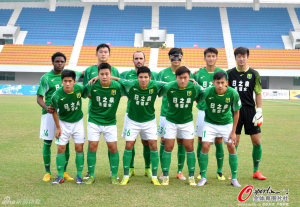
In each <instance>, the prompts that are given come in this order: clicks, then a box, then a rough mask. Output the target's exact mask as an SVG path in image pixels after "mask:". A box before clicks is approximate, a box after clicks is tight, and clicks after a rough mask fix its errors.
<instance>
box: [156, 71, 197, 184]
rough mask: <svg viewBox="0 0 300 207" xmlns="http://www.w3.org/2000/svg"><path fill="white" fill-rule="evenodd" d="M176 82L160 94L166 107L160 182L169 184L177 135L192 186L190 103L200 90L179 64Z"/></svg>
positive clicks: (193, 154)
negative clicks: (185, 154) (180, 141)
mask: <svg viewBox="0 0 300 207" xmlns="http://www.w3.org/2000/svg"><path fill="white" fill-rule="evenodd" d="M175 75H176V81H173V82H171V83H169V84H168V85H166V86H165V87H164V88H163V89H162V90H161V93H160V96H164V97H167V100H168V104H169V106H168V109H167V112H166V121H165V126H164V130H163V137H164V142H165V148H164V152H163V155H162V170H163V176H164V177H163V182H162V185H169V168H170V164H171V153H172V150H173V148H174V143H175V139H176V137H177V138H180V139H181V140H182V143H183V145H184V147H185V150H186V151H187V164H188V170H189V185H192V186H195V185H196V183H195V179H194V172H195V162H196V158H195V153H194V122H193V114H192V109H193V103H194V100H195V99H196V98H197V97H198V96H199V94H200V93H201V88H200V86H199V85H198V84H197V85H194V84H193V83H192V82H190V81H189V80H190V70H189V69H188V68H186V67H185V66H181V67H179V68H178V69H177V70H176V73H175Z"/></svg>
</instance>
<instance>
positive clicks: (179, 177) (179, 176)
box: [177, 172, 186, 180]
mask: <svg viewBox="0 0 300 207" xmlns="http://www.w3.org/2000/svg"><path fill="white" fill-rule="evenodd" d="M177 179H179V180H186V177H184V175H183V173H182V172H179V173H177Z"/></svg>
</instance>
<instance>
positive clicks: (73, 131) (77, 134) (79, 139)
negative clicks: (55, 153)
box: [55, 119, 84, 145]
mask: <svg viewBox="0 0 300 207" xmlns="http://www.w3.org/2000/svg"><path fill="white" fill-rule="evenodd" d="M59 125H60V128H61V135H60V137H59V138H58V139H56V141H55V144H58V145H66V144H67V143H68V142H69V140H70V138H71V136H72V137H73V139H74V143H76V144H83V143H84V124H83V119H81V120H79V121H78V122H75V123H69V122H65V121H62V120H59Z"/></svg>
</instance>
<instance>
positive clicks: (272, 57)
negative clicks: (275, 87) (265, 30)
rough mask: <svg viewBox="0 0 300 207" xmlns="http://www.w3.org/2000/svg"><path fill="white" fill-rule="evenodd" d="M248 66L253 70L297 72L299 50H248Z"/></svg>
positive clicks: (299, 62) (299, 57)
mask: <svg viewBox="0 0 300 207" xmlns="http://www.w3.org/2000/svg"><path fill="white" fill-rule="evenodd" d="M249 65H250V66H251V67H253V68H254V69H298V70H299V69H300V50H292V49H291V50H286V49H250V56H249ZM270 75H271V74H270Z"/></svg>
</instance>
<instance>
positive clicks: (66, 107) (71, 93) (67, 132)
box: [51, 70, 84, 184]
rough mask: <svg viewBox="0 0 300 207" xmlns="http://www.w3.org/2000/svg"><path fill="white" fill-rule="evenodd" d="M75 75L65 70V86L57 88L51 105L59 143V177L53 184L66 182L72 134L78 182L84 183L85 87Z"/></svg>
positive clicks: (63, 73)
mask: <svg viewBox="0 0 300 207" xmlns="http://www.w3.org/2000/svg"><path fill="white" fill-rule="evenodd" d="M75 76H76V75H75V72H74V71H71V70H64V71H63V72H62V74H61V82H62V85H63V87H61V88H59V89H57V91H56V92H55V93H54V94H53V96H52V98H51V106H52V107H54V109H55V111H54V112H53V119H54V122H55V125H56V131H55V137H56V142H55V143H56V144H57V156H56V166H57V171H58V177H57V178H56V179H55V180H54V181H53V182H52V184H59V183H63V182H64V177H63V175H64V166H65V163H66V156H65V151H66V145H67V144H68V142H69V140H70V137H71V136H72V137H73V139H74V143H75V151H76V159H75V162H76V168H77V175H76V177H77V178H76V183H77V184H83V183H84V182H83V181H82V178H81V173H82V169H83V163H84V154H83V144H84V126H83V113H82V110H81V105H82V104H81V98H82V97H83V96H84V95H83V90H84V89H83V86H82V85H78V84H75V83H76V80H75Z"/></svg>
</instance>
